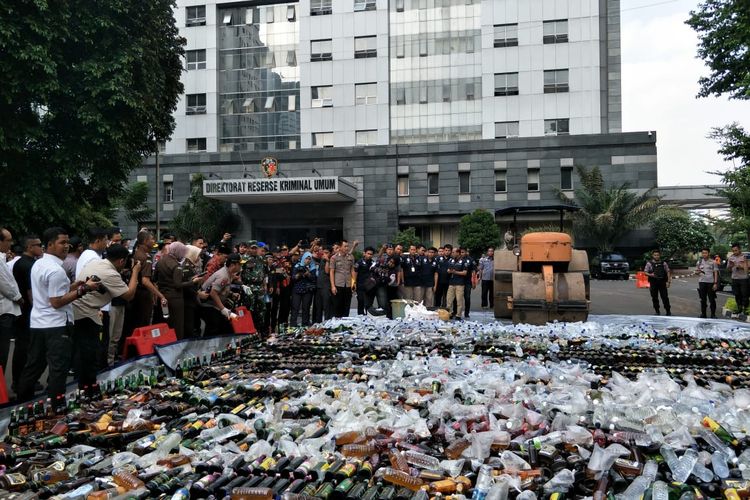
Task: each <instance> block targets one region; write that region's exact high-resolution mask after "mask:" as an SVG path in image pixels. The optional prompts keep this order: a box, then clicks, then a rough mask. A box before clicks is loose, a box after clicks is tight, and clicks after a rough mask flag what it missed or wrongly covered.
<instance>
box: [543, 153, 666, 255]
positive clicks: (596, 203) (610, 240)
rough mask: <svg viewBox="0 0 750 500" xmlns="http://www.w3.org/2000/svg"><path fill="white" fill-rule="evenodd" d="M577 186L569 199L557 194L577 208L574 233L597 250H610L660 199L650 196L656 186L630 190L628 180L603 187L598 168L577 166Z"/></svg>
mask: <svg viewBox="0 0 750 500" xmlns="http://www.w3.org/2000/svg"><path fill="white" fill-rule="evenodd" d="M576 171H577V172H578V177H579V178H580V180H581V187H580V188H578V189H576V190H575V198H574V199H573V200H571V199H570V198H568V197H567V196H565V194H564V193H563V192H561V191H558V196H559V197H560V199H561V200H562V201H564V202H565V203H569V204H573V205H575V206H577V207H579V208H580V210H578V211H577V212H574V213H573V215H572V217H573V231H574V233H575V234H576V235H577V236H579V237H581V238H585V239H586V240H588V241H589V242H591V243H592V244H593V245H594V246H596V248H597V249H598V250H599V251H601V252H607V251H611V250H612V249H613V247H614V245H615V244H617V243H618V242H619V241H620V240H621V239H622V238H623V236H625V235H626V234H627V233H628V232H630V231H632V230H633V229H636V228H637V227H639V226H641V225H643V224H645V223H646V221H647V220H648V219H649V217H650V216H651V215H653V214H654V213H655V212H656V210H657V209H658V208H659V204H660V202H661V200H660V198H659V197H658V196H655V195H654V191H655V190H656V188H651V189H649V190H648V191H646V192H645V193H643V194H638V193H636V192H634V191H632V190H631V189H630V185H629V184H628V183H624V184H621V185H619V186H611V187H605V185H604V179H603V177H602V172H601V170H600V169H599V167H593V168H591V169H590V170H587V169H586V168H584V167H582V166H580V165H577V166H576Z"/></svg>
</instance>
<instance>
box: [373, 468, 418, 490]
mask: <svg viewBox="0 0 750 500" xmlns="http://www.w3.org/2000/svg"><path fill="white" fill-rule="evenodd" d="M382 474H383V480H385V481H388V482H389V483H392V484H395V485H396V486H403V487H404V488H409V489H410V490H412V491H417V490H418V489H420V488H421V487H422V486H424V481H422V480H421V479H419V478H418V477H414V476H411V475H409V474H407V473H406V472H402V471H400V470H396V469H393V468H391V467H386V468H384V469H383V473H382Z"/></svg>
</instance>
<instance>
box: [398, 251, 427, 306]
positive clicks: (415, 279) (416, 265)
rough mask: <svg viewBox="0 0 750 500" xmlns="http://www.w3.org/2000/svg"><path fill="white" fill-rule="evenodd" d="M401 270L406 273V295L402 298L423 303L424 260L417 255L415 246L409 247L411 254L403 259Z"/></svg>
mask: <svg viewBox="0 0 750 500" xmlns="http://www.w3.org/2000/svg"><path fill="white" fill-rule="evenodd" d="M401 270H402V271H403V273H404V294H403V296H402V297H401V298H402V299H406V300H413V301H415V302H422V276H421V274H422V259H421V257H420V256H419V255H417V247H416V246H415V245H409V253H408V254H406V255H404V256H403V257H401Z"/></svg>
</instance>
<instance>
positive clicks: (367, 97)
mask: <svg viewBox="0 0 750 500" xmlns="http://www.w3.org/2000/svg"><path fill="white" fill-rule="evenodd" d="M354 95H355V98H354V99H355V100H354V103H355V104H377V103H378V84H377V83H358V84H356V85H355V86H354Z"/></svg>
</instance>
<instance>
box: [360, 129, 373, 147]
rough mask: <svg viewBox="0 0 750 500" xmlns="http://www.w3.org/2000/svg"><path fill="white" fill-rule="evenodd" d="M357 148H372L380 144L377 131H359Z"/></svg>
mask: <svg viewBox="0 0 750 500" xmlns="http://www.w3.org/2000/svg"><path fill="white" fill-rule="evenodd" d="M355 138H356V143H357V146H371V145H373V144H377V142H378V131H377V130H357V131H356V133H355Z"/></svg>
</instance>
